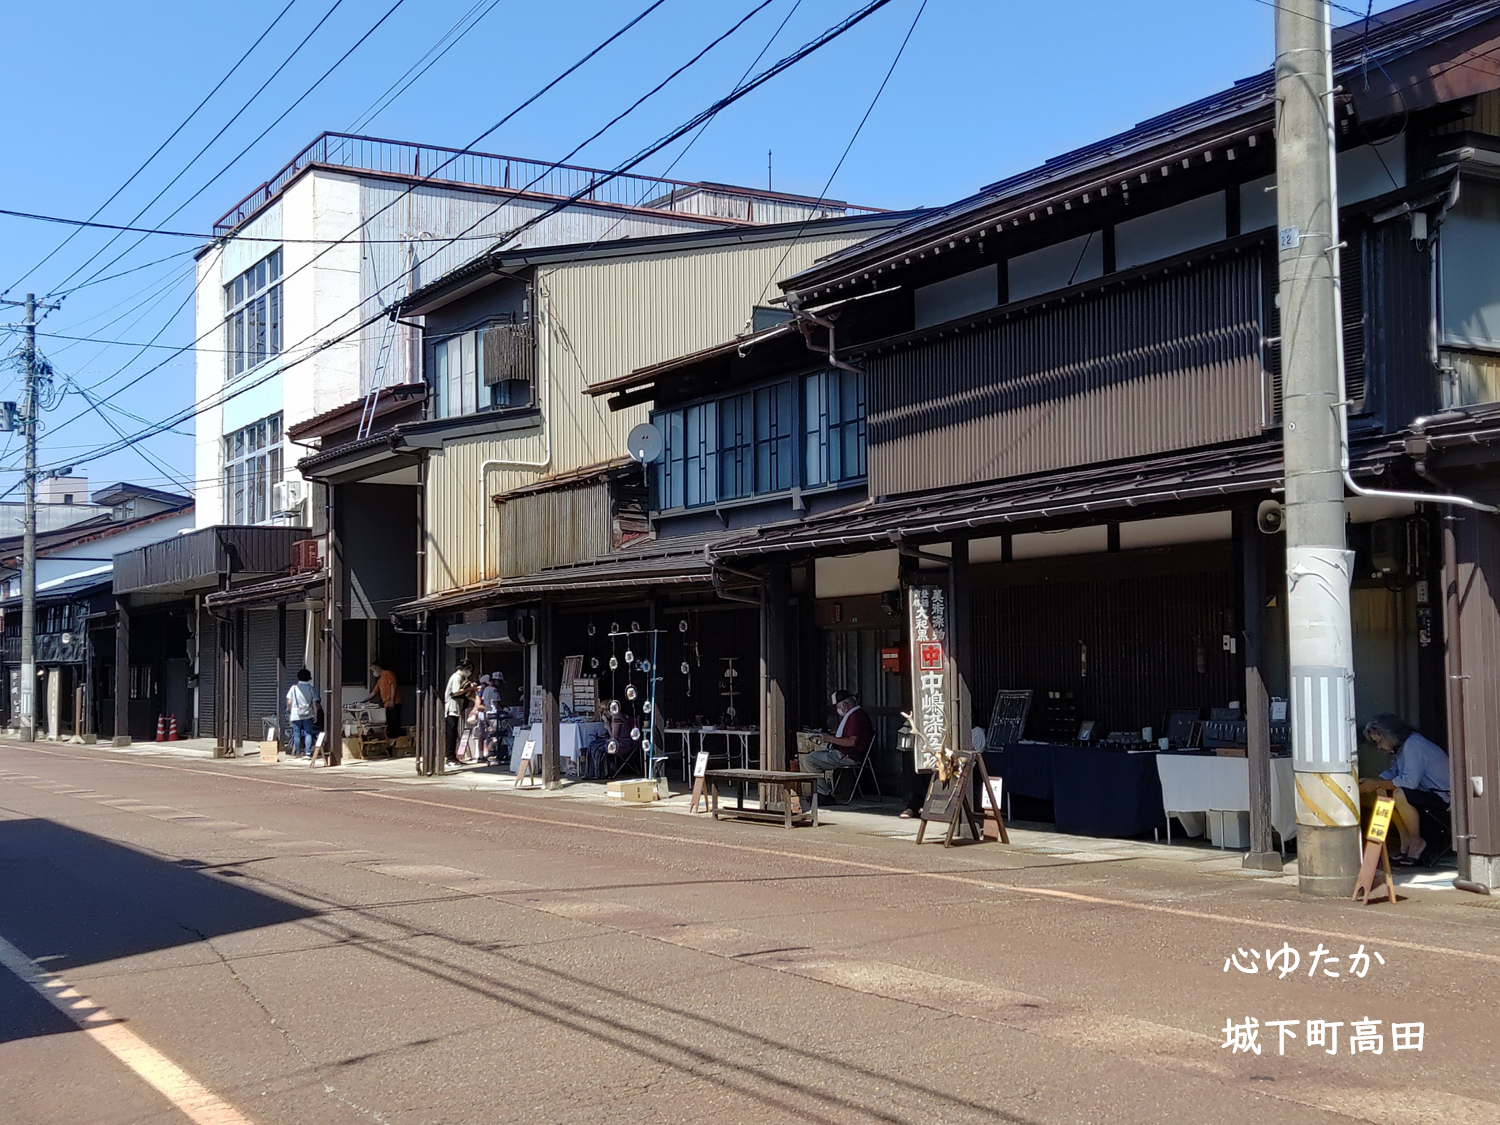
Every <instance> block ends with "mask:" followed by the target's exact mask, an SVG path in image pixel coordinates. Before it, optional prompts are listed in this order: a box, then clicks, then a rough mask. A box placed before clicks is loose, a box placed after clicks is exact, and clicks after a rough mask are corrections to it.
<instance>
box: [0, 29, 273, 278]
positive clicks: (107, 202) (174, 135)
mask: <svg viewBox="0 0 1500 1125" xmlns="http://www.w3.org/2000/svg"><path fill="white" fill-rule="evenodd" d="M296 2H297V0H287V4H286V7H284V8H282V9H281V11H279V12H278V13H276V18H275V19H273V20H272V21H271V22H270V23H269V24H267V25H266V29H265V30H264V31H262V32H261V33H260V34H259V35H258V36H257V37H256V39H255V42H253V43H251V44H250V46H249V47H248V48H246V49H245V53H244V54H243V55H241V56H240V57H239V59H238V60H236V62H235V64H234V65H233V66H231V67H230V68H229V69H228V70H227V71H225V72H224V77H223V78H220V79H219V80H218V82H216V83H214V88H213V89H212V90H210V91H209V92H208V93H206V94H204V95H203V100H202V101H200V102H199V103H198V104H197V105H195V106H194V107H193V108H192V110H191V111H190V112H189V113H188V115H187V116H186V117H184V118H183V119H182V120H181V121H180V122H178V125H177V128H175V129H173V130H172V132H171V133H170V134H169V135H168V136H167V139H166V140H164V141H162V143H161V144H159V145H157V146H156V150H155V151H154V152H152V153H151V155H150V156H148V157H146V159H145V160H143V161H141V163H140V166H139V167H138V168H136V170H135V171H134V172H132V173H130V175H129V176H127V177H126V178H125V182H124V183H123V184H121V185H120V186H119V187H117V188H115V190H114V191H112V192H110V194H109V198H108V199H106V200H105V201H104V202H103V203H101V204H99V206H98V207H96V208H94V213H93V214H92V215H90V216H89V218H90V219H97V218H98V217H99V215H100V214H101V213H102V212H103V211H104V209H105V208H106V207H108V206H109V205H110V204H111V203H113V202H114V201H115V200H116V199H118V198H119V197H120V193H121V192H123V191H124V190H125V189H126V188H128V187H129V186H130V185H131V184H133V183H134V182H135V178H136V177H137V176H139V175H140V174H141V173H142V172H144V171H145V170H146V168H147V166H149V165H150V163H151V162H152V161H153V160H155V159H156V158H157V157H158V156H160V155H161V154H162V150H163V149H165V148H166V147H167V146H168V145H169V144H171V143H172V142H173V141H174V140H176V139H177V135H178V134H179V133H181V132H182V131H183V129H185V128H187V125H188V122H190V121H192V119H193V118H194V117H196V116H198V111H199V110H201V109H202V108H203V107H204V106H206V105H207V104H208V102H209V99H210V98H212V97H213V96H214V95H215V94H217V93H218V92H219V91H220V90H221V89H223V86H224V83H226V82H228V81H229V79H230V78H232V77H233V76H234V74H235V73H236V72H237V71H238V70H239V69H240V67H241V66H243V65H244V63H245V60H246V59H248V58H249V57H250V55H251V54H252V53H253V52H254V50H255V48H257V47H259V46H260V45H261V43H262V42H263V41H264V40H265V38H266V36H267V35H270V34H271V31H272V30H273V29H274V28H275V27H276V25H277V24H279V23H280V22H281V20H282V17H283V16H285V15H286V14H287V13H288V12H289V11H291V10H292V5H293V4H295V3H296ZM81 229H82V227H81V226H80V227H79V228H78V229H75V230H74V231H72V233H70V234H69V235H68V236H67V237H66V238H64V239H63V240H62V241H61V242H60V243H58V244H57V245H56V246H54V247H53V248H52V249H51V250H49V251H47V254H46V256H45V257H43V258H42V260H41V261H39V262H37V263H36V265H34V266H32V267H31V268H30V269H29V270H27V271H26V272H25V273H23V274H22V275H21V276H20V277H18V278H17V279H16V280H15V281H13V282H11V283H10V284H9V285H7V286H6V287H5V291H4V292H3V293H0V297H4V296H5V294H6V293H9V292H10V291H11V290H12V289H14V288H15V287H16V286H17V285H20V284H21V282H23V281H25V280H26V279H27V278H28V277H30V276H31V275H32V274H34V273H35V272H36V271H37V270H39V269H41V268H42V267H43V266H44V265H46V264H47V263H48V262H49V261H51V260H52V257H53V255H55V254H56V253H57V252H58V251H60V250H61V249H62V248H63V247H65V246H66V245H67V244H68V243H69V242H71V241H73V238H74V237H75V236H76V235H77V234H78V230H81ZM127 272H128V271H127ZM54 295H55V294H54Z"/></svg>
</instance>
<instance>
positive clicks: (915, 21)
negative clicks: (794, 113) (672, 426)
mask: <svg viewBox="0 0 1500 1125" xmlns="http://www.w3.org/2000/svg"><path fill="white" fill-rule="evenodd" d="M926 10H927V0H922V4H921V6H920V7H919V8H918V9H917V14H916V15H915V16H913V17H912V21H911V26H910V27H909V28H907V29H906V36H905V38H903V39H902V40H901V46H900V47H898V48H896V57H895V58H893V59H892V60H891V65H890V67H889V68H888V69H887V70H886V72H885V77H884V78H882V79H881V80H880V85H879V87H877V88H876V90H875V96H874V97H872V98H871V99H870V104H869V105H867V106H866V107H865V113H864V116H863V117H861V118H860V119H859V124H858V125H856V126H855V127H854V132H853V133H852V134H851V135H850V137H849V143H848V144H846V145H845V146H844V151H843V153H842V154H841V155H840V156H839V161H838V163H837V164H835V165H834V166H833V171H832V172H829V173H828V181H827V182H826V183H825V184H824V185H823V190H822V191H821V192H819V193H818V202H817V203H815V204H814V205H813V206H814V208H816V207H817V206H818V204H821V203H822V202H823V201H824V200H825V199H827V198H828V192H829V191H830V190H831V189H832V188H833V181H834V178H835V177H836V176H838V174H839V169H841V168H842V167H843V166H844V161H845V160H848V159H849V153H850V152H851V151H852V150H853V148H854V142H855V141H857V140H859V135H860V133H862V132H863V131H864V128H865V122H867V121H869V120H870V114H872V113H874V112H875V103H876V102H878V101H880V95H881V94H883V93H885V88H886V85H887V84H888V83H889V82H890V80H891V75H893V74H895V73H896V67H897V65H899V64H900V62H901V56H902V55H904V54H905V53H906V45H907V44H908V43H910V42H911V37H912V33H913V32H915V31H916V30H917V24H918V23H919V22H920V21H921V19H922V13H923V12H925V11H926ZM814 213H816V212H814ZM810 222H812V216H811V215H809V216H808V218H807V219H806V220H804V221H803V223H802V225H801V226H800V227H798V228H797V233H796V234H795V235H793V236H792V240H791V241H790V242H788V243H787V244H786V249H785V250H784V251H782V254H781V261H779V262H777V263H776V268H775V269H774V270H772V271H771V274H770V276H769V277H767V278H766V283H765V284H764V285H762V286H761V288H760V296H761V297H764V296H765V295H766V290H767V289H769V288H770V287H771V282H773V281H774V280H776V275H777V274H778V273H780V272H781V267H782V266H784V265H786V260H787V258H788V257H790V256H791V253H792V247H794V246H796V245H797V242H798V241H799V240H800V239H801V238H802V235H803V234H804V233H805V232H806V231H807V225H808V223H810ZM759 303H760V300H759V299H757V300H756V304H759Z"/></svg>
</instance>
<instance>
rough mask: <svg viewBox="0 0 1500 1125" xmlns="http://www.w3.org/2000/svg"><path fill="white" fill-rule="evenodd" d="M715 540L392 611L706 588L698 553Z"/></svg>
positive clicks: (480, 587)
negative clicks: (626, 592)
mask: <svg viewBox="0 0 1500 1125" xmlns="http://www.w3.org/2000/svg"><path fill="white" fill-rule="evenodd" d="M720 538H722V536H721V535H710V536H704V535H693V536H683V537H682V538H680V539H666V540H656V541H654V542H652V543H651V544H649V545H648V546H643V547H639V548H635V549H632V550H628V551H617V552H614V553H613V554H609V555H603V556H600V557H598V558H594V559H589V560H588V561H586V562H580V563H570V564H568V565H567V566H554V567H548V568H547V569H545V570H540V571H537V572H536V573H535V574H527V575H521V576H519V577H515V578H500V579H495V580H494V581H491V582H484V583H476V584H475V585H472V586H464V587H460V588H459V589H456V590H444V591H443V592H442V593H438V594H429V595H427V596H426V597H424V598H418V599H417V600H415V601H411V602H407V603H406V604H405V605H402V606H398V607H397V609H396V612H397V613H398V614H400V615H401V616H403V617H406V616H410V615H413V614H418V613H424V612H431V611H434V610H453V609H465V608H471V607H476V606H498V605H515V604H520V603H524V602H534V601H536V600H537V599H538V598H541V597H554V596H555V597H579V596H585V595H596V596H597V595H605V596H607V595H609V594H611V593H617V592H619V591H621V590H634V589H642V588H656V587H662V586H676V587H695V586H697V587H703V588H708V587H710V586H712V584H713V570H712V568H711V567H710V566H709V562H708V557H707V555H705V553H704V551H705V548H706V547H707V546H708V545H709V544H710V543H713V542H716V541H717V540H718V539H720Z"/></svg>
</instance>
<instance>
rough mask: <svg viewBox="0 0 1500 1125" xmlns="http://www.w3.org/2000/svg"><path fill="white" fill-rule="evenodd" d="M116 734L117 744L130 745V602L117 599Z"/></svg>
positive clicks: (115, 740) (125, 599) (114, 740)
mask: <svg viewBox="0 0 1500 1125" xmlns="http://www.w3.org/2000/svg"><path fill="white" fill-rule="evenodd" d="M115 615H116V616H115V734H114V738H113V740H112V741H113V743H114V745H116V746H129V745H130V602H129V600H128V599H127V598H116V599H115Z"/></svg>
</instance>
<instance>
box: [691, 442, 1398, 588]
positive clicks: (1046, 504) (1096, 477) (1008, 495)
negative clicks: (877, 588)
mask: <svg viewBox="0 0 1500 1125" xmlns="http://www.w3.org/2000/svg"><path fill="white" fill-rule="evenodd" d="M1354 457H1355V459H1354V465H1353V471H1354V473H1355V474H1356V475H1358V476H1365V477H1369V476H1376V475H1379V474H1382V473H1384V472H1385V470H1386V466H1387V465H1388V464H1389V462H1391V461H1393V460H1395V459H1396V455H1395V454H1394V453H1392V452H1390V451H1389V450H1388V449H1380V448H1367V449H1364V450H1356V451H1355V454H1354ZM1283 483H1284V482H1283V472H1282V462H1281V443H1280V441H1277V440H1270V439H1257V440H1255V441H1253V442H1247V443H1243V444H1240V445H1236V446H1232V447H1224V448H1219V449H1214V450H1196V451H1193V452H1190V453H1182V454H1174V455H1170V456H1165V457H1159V458H1154V459H1151V460H1138V461H1132V462H1129V463H1125V464H1120V465H1115V466H1104V467H1090V468H1088V469H1082V470H1077V471H1072V472H1067V473H1052V474H1048V475H1046V476H1042V477H1028V478H1025V479H1022V480H1010V481H998V482H991V483H988V484H983V485H974V486H970V487H968V488H960V489H953V490H950V491H946V492H942V493H937V494H923V495H918V496H909V497H902V498H900V499H897V500H885V501H880V500H868V501H865V502H864V503H861V504H855V505H851V506H849V507H847V508H840V509H837V510H835V511H832V512H826V513H823V514H821V515H818V516H815V517H812V518H810V519H806V520H802V521H799V522H796V523H782V524H775V525H772V526H770V527H765V528H758V529H756V530H754V531H751V532H742V533H736V534H734V535H732V536H727V537H725V538H722V539H720V540H719V541H718V542H716V543H714V544H713V545H712V546H711V547H710V548H709V549H708V554H709V557H710V559H711V560H713V561H719V560H723V561H726V562H727V561H730V560H733V559H743V558H753V557H756V556H760V555H771V554H777V553H782V552H819V551H829V550H836V549H838V548H841V547H847V548H850V549H851V550H855V549H861V548H863V549H869V548H870V547H872V546H874V545H879V544H886V545H889V544H890V543H893V542H901V541H911V542H914V543H920V542H923V541H929V542H931V541H936V540H940V539H945V538H954V537H958V538H964V537H967V536H969V535H971V534H973V533H975V532H980V533H984V532H988V533H989V534H992V535H998V534H1001V533H1002V532H1004V531H1008V530H1011V529H1013V528H1015V527H1016V526H1018V525H1026V524H1035V523H1054V524H1055V523H1056V522H1058V521H1070V522H1077V523H1086V522H1089V520H1088V517H1089V516H1091V515H1095V514H1098V515H1105V514H1108V515H1110V516H1112V517H1115V518H1121V516H1122V514H1123V513H1127V512H1129V511H1130V510H1132V509H1146V510H1148V511H1149V510H1152V509H1159V508H1162V507H1165V506H1168V505H1172V506H1176V507H1178V508H1179V509H1180V507H1181V506H1183V505H1204V504H1211V503H1212V502H1213V501H1215V500H1218V499H1222V498H1228V497H1231V496H1235V495H1243V494H1245V493H1255V492H1267V491H1272V490H1277V489H1280V488H1281V487H1282V486H1283ZM1124 518H1129V517H1124ZM1136 518H1145V515H1144V513H1143V514H1142V515H1141V516H1138V517H1136Z"/></svg>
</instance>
